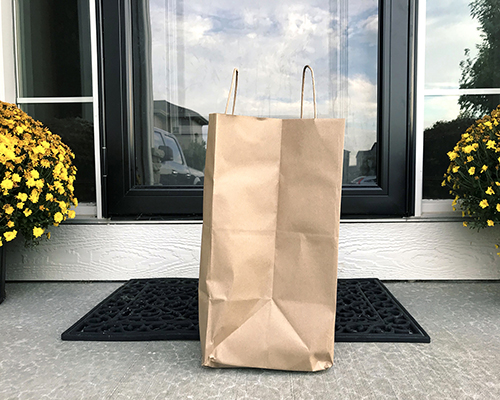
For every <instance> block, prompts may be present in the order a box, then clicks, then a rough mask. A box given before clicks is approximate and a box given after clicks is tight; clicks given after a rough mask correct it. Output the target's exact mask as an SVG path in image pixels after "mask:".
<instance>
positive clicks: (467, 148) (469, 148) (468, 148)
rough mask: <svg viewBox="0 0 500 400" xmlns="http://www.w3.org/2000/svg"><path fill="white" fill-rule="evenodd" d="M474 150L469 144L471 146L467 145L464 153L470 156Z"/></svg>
mask: <svg viewBox="0 0 500 400" xmlns="http://www.w3.org/2000/svg"><path fill="white" fill-rule="evenodd" d="M472 150H474V148H473V147H472V145H470V144H469V145H467V146H465V147H464V148H463V151H464V153H466V154H469V153H470V152H471V151H472Z"/></svg>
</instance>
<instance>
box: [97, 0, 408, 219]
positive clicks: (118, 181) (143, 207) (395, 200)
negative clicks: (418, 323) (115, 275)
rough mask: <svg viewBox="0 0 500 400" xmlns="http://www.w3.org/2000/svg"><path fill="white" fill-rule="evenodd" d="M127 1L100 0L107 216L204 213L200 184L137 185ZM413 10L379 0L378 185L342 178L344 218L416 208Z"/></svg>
mask: <svg viewBox="0 0 500 400" xmlns="http://www.w3.org/2000/svg"><path fill="white" fill-rule="evenodd" d="M128 1H129V0H100V1H98V13H97V18H98V24H97V26H98V51H99V53H100V57H99V58H100V65H99V82H100V89H101V90H100V105H101V110H100V115H101V121H100V123H101V132H102V138H101V139H102V143H103V147H102V157H101V162H102V170H103V178H102V189H103V190H102V193H103V216H104V217H111V218H126V219H144V218H146V219H147V218H150V217H152V216H154V217H155V218H165V219H186V218H187V219H189V218H192V219H201V217H202V205H203V188H199V187H167V188H162V187H155V186H150V187H145V186H140V187H134V185H133V179H132V178H133V171H134V164H133V162H134V157H133V152H134V149H133V138H132V132H133V121H132V118H133V112H134V108H133V107H131V104H132V93H131V90H132V84H131V82H130V81H131V65H132V61H131V55H130V54H131V51H130V49H127V43H128V39H129V38H128V37H127V35H129V34H130V26H129V24H128V22H127V18H128V12H129V10H128V8H127V7H128ZM416 14H417V13H416V0H379V56H378V57H379V62H378V85H377V87H378V127H377V128H378V131H377V135H378V139H377V185H375V186H359V187H353V186H344V187H343V189H342V207H341V213H342V218H367V217H370V218H372V217H374V218H375V217H406V216H410V215H412V214H413V212H414V200H413V197H414V190H413V186H414V185H413V181H414V175H415V174H414V147H415V146H414V121H413V109H414V83H415V82H414V81H415V65H416V63H415V52H414V49H415V44H416ZM214 111H215V110H214Z"/></svg>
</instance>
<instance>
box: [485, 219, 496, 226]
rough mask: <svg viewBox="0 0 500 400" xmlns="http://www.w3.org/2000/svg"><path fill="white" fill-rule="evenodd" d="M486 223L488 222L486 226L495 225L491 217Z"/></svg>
mask: <svg viewBox="0 0 500 400" xmlns="http://www.w3.org/2000/svg"><path fill="white" fill-rule="evenodd" d="M486 223H487V224H488V226H493V225H495V223H494V222H493V221H492V220H491V219H489V220H488V221H486Z"/></svg>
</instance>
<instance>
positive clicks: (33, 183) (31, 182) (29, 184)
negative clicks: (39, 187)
mask: <svg viewBox="0 0 500 400" xmlns="http://www.w3.org/2000/svg"><path fill="white" fill-rule="evenodd" d="M35 185H36V182H35V178H29V179H28V180H27V181H26V186H28V187H33V186H35Z"/></svg>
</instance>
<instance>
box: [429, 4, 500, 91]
mask: <svg viewBox="0 0 500 400" xmlns="http://www.w3.org/2000/svg"><path fill="white" fill-rule="evenodd" d="M498 12H499V7H498V1H497V0H472V1H471V0H440V1H428V2H427V19H426V41H425V48H426V54H425V63H426V68H425V88H426V89H458V88H462V89H465V88H473V87H474V88H497V87H500V72H499V71H498V68H494V66H495V65H498V62H499V61H500V21H499V20H498Z"/></svg>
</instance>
